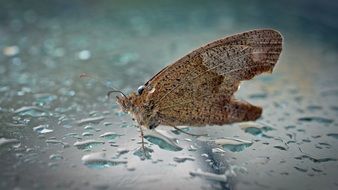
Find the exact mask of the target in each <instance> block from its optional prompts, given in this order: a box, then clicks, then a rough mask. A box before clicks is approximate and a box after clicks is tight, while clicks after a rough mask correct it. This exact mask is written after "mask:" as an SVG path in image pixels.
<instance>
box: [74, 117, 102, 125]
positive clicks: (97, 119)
mask: <svg viewBox="0 0 338 190" xmlns="http://www.w3.org/2000/svg"><path fill="white" fill-rule="evenodd" d="M104 119H105V118H104V117H103V116H98V117H89V118H85V119H81V120H78V121H77V122H76V123H77V124H78V125H85V124H88V123H99V122H100V121H102V120H104Z"/></svg>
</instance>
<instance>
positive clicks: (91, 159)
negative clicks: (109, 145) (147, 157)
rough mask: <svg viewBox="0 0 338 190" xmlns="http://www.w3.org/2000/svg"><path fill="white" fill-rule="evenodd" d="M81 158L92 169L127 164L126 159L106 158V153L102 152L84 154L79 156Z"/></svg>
mask: <svg viewBox="0 0 338 190" xmlns="http://www.w3.org/2000/svg"><path fill="white" fill-rule="evenodd" d="M81 160H82V162H83V164H84V165H86V166H87V167H89V168H92V169H102V168H108V167H112V166H117V165H121V164H127V161H123V160H113V159H108V158H106V153H104V152H95V153H91V154H86V155H84V156H83V157H82V158H81Z"/></svg>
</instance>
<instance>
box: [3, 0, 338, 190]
mask: <svg viewBox="0 0 338 190" xmlns="http://www.w3.org/2000/svg"><path fill="white" fill-rule="evenodd" d="M337 10H338V3H337V2H336V1H329V0H323V1H315V0H307V1H306V0H299V1H291V0H285V1H263V0H254V1H242V0H240V1H221V0H212V1H202V0H195V1H169V0H167V1H156V0H153V1H151V0H149V1H132V0H127V1H122V0H120V1H117V0H112V1H91V0H83V1H80V0H74V1H61V0H55V1H20V0H14V1H13V0H11V1H10V0H8V1H7V0H2V1H1V2H0V50H1V52H0V167H1V172H0V189H47V188H48V189H98V190H101V189H158V187H161V188H162V189H323V190H324V189H337V188H338V183H337V180H336V176H337V175H338V173H337V171H338V162H337V160H338V148H337V145H338V141H337V139H338V121H337V115H338V103H337V102H338V85H337V79H338V75H337V71H338V64H337V62H338V54H337V51H338V39H337V34H338V22H337V19H338V12H337ZM256 28H273V29H276V30H278V31H280V32H281V33H282V34H283V36H284V50H283V52H282V55H281V57H280V60H279V62H278V64H277V66H276V68H275V70H274V72H273V73H272V75H263V76H259V77H257V78H255V79H254V80H252V81H250V82H245V83H244V84H243V85H242V86H241V89H240V91H239V92H238V93H237V94H236V96H237V97H238V98H242V99H245V100H247V101H249V102H252V103H253V104H257V105H261V106H262V107H263V108H264V113H263V116H262V118H261V119H259V120H258V121H257V122H252V123H244V124H233V125H228V126H227V125H225V126H208V127H205V128H198V129H196V128H191V129H190V131H191V132H192V133H206V132H207V133H208V134H209V137H208V138H206V139H204V138H198V139H196V138H192V137H190V136H186V135H184V134H177V132H176V131H171V130H170V129H169V128H167V127H160V128H159V132H148V137H147V142H148V147H149V148H151V149H152V150H153V152H152V153H151V158H150V159H146V160H142V159H140V158H142V156H140V155H139V153H140V152H139V150H138V147H139V146H140V144H138V143H139V141H140V139H139V132H138V129H137V128H136V127H135V123H134V122H133V121H132V120H131V119H130V117H129V116H128V115H125V114H123V113H121V112H120V111H119V108H118V107H117V106H116V104H115V103H114V100H108V99H107V98H106V93H107V91H109V89H110V87H111V86H115V87H117V88H118V89H121V90H123V91H124V92H127V93H129V92H131V91H133V90H135V89H137V87H138V86H140V85H142V84H144V83H145V82H146V81H147V80H148V79H149V78H150V77H151V76H153V75H154V74H155V73H157V72H158V71H159V70H160V69H161V68H163V67H164V66H166V65H168V64H170V63H172V62H174V61H175V60H177V59H179V58H180V57H182V56H184V55H185V54H187V53H189V52H190V51H192V50H193V49H195V48H198V47H200V46H201V45H203V44H206V43H207V42H210V41H213V40H216V39H218V38H221V37H224V36H227V35H232V34H235V33H239V32H243V31H246V30H252V29H256ZM81 73H88V74H89V76H91V77H90V78H85V79H84V78H80V75H81ZM187 130H188V129H187ZM224 138H228V139H231V140H229V142H228V141H227V143H226V144H222V145H219V144H217V142H219V141H217V140H219V139H223V140H224ZM176 139H177V140H178V143H177V142H176ZM234 139H235V140H234ZM236 139H240V140H236ZM81 143H82V144H81Z"/></svg>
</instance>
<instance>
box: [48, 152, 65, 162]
mask: <svg viewBox="0 0 338 190" xmlns="http://www.w3.org/2000/svg"><path fill="white" fill-rule="evenodd" d="M49 159H50V160H53V161H56V160H62V159H63V156H62V155H61V154H51V155H50V156H49Z"/></svg>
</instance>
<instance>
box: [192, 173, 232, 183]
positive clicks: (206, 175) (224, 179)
mask: <svg viewBox="0 0 338 190" xmlns="http://www.w3.org/2000/svg"><path fill="white" fill-rule="evenodd" d="M189 174H190V175H191V176H193V177H195V176H198V177H201V178H204V179H207V180H213V181H218V182H227V181H228V179H227V176H226V175H224V174H213V173H209V172H203V171H201V170H197V171H190V172H189Z"/></svg>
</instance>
